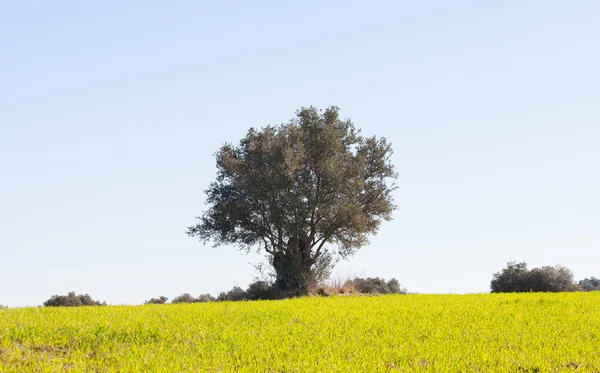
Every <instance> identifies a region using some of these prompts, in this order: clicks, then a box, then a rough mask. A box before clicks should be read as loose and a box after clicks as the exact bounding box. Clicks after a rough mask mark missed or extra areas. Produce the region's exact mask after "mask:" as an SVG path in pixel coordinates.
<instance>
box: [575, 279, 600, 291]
mask: <svg viewBox="0 0 600 373" xmlns="http://www.w3.org/2000/svg"><path fill="white" fill-rule="evenodd" d="M579 286H580V287H581V289H582V290H583V291H600V279H598V278H595V277H592V278H586V279H584V280H581V281H579Z"/></svg>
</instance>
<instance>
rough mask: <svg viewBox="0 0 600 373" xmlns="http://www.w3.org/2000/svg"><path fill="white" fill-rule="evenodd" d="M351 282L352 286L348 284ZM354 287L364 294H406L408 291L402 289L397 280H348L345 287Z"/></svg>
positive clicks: (370, 278)
mask: <svg viewBox="0 0 600 373" xmlns="http://www.w3.org/2000/svg"><path fill="white" fill-rule="evenodd" d="M348 282H351V284H348ZM350 285H353V286H354V288H355V289H356V290H357V291H358V292H359V293H362V294H404V293H406V290H404V289H402V288H401V287H400V283H399V282H398V280H396V279H395V278H392V279H390V280H389V281H387V282H386V281H385V280H384V279H383V278H380V277H367V278H360V277H357V278H355V279H353V280H348V281H347V283H346V284H344V286H350Z"/></svg>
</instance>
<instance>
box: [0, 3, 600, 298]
mask: <svg viewBox="0 0 600 373" xmlns="http://www.w3.org/2000/svg"><path fill="white" fill-rule="evenodd" d="M309 105H313V106H316V107H318V108H324V107H326V106H329V105H337V106H339V107H341V109H342V116H343V117H348V118H351V119H352V120H353V121H354V123H355V124H356V126H357V127H359V128H362V129H363V133H365V134H367V135H370V134H376V135H380V136H386V137H388V138H389V139H390V141H391V142H392V144H393V146H394V149H395V155H394V163H395V165H396V166H397V169H398V172H399V181H398V183H399V186H400V188H399V190H398V191H397V193H396V202H397V204H398V205H399V210H398V211H397V212H396V213H395V219H394V220H393V221H392V222H389V223H386V224H384V225H383V226H382V228H381V230H380V233H379V235H377V236H375V237H373V238H372V240H371V244H370V245H369V246H368V247H365V248H364V249H362V250H361V251H360V252H359V253H358V254H357V255H356V256H354V257H353V258H352V259H350V260H348V261H344V262H342V263H340V264H339V265H338V267H337V268H336V271H335V275H336V276H338V277H342V278H343V277H348V276H351V275H363V276H382V277H386V278H390V277H396V278H397V279H398V280H399V281H400V282H401V284H402V285H404V286H405V287H407V288H408V290H409V291H414V292H433V293H445V292H457V293H465V292H486V291H488V290H489V282H490V280H491V277H492V274H493V273H494V272H496V271H498V270H500V269H501V268H503V267H504V266H505V264H506V262H508V261H513V260H516V261H526V262H527V263H528V264H529V265H530V266H539V265H555V264H562V265H565V266H567V267H569V268H571V269H572V270H573V271H574V273H575V278H576V279H582V278H585V277H590V276H595V277H599V276H600V197H599V194H598V193H599V192H600V2H598V1H595V0H590V1H549V0H540V1H520V0H519V1H494V2H492V1H419V2H403V1H387V2H386V1H381V2H378V1H374V2H367V1H361V2H358V1H306V2H294V3H292V2H281V1H277V2H275V1H273V2H260V1H253V2H247V1H240V2H210V3H209V2H200V1H167V2H165V1H128V2H123V1H101V2H89V1H70V2H65V1H6V2H3V3H2V4H1V5H0V304H4V305H9V306H19V305H39V304H41V303H42V302H43V301H44V300H46V299H48V298H49V297H50V296H51V295H53V294H65V293H67V292H69V291H71V290H74V291H76V292H78V293H79V292H87V293H90V295H92V297H94V298H99V299H101V300H106V301H108V302H109V303H113V304H121V303H142V302H143V301H144V300H145V299H148V298H150V297H156V296H159V295H165V296H168V297H170V298H173V297H174V296H176V295H179V294H181V293H184V292H189V293H192V294H194V295H198V294H200V293H204V292H211V293H216V292H218V291H222V290H226V289H229V288H231V287H232V286H233V285H240V286H242V287H244V286H246V285H247V284H248V283H249V282H250V281H251V280H252V278H253V277H254V276H255V275H256V272H255V270H254V268H253V266H252V265H251V264H249V263H256V262H258V261H260V259H261V258H262V255H256V254H253V255H249V256H245V255H242V254H241V253H239V252H238V251H237V250H236V249H235V248H234V247H221V248H218V249H213V248H211V247H210V246H202V244H200V243H199V242H197V241H196V240H195V239H193V238H189V237H187V236H186V235H185V233H184V232H185V228H186V227H187V226H188V225H191V224H192V223H193V222H194V217H195V216H197V215H199V214H200V213H201V212H202V211H203V209H204V193H203V191H204V190H205V189H206V187H207V186H208V184H209V183H210V181H211V180H212V179H213V178H214V176H215V167H214V157H213V153H214V152H215V150H216V149H217V148H218V147H219V146H220V145H221V144H222V143H224V142H237V141H238V140H239V139H240V138H241V137H243V136H244V135H245V133H246V131H247V129H248V128H249V127H251V126H255V127H261V126H265V125H267V124H279V123H282V122H286V121H288V120H289V119H291V118H292V117H293V115H294V112H295V110H296V109H299V108H300V107H301V106H309Z"/></svg>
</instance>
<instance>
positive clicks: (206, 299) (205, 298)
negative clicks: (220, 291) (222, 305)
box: [196, 293, 217, 303]
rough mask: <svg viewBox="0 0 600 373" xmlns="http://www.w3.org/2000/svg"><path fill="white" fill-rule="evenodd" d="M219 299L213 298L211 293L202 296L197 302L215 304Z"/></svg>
mask: <svg viewBox="0 0 600 373" xmlns="http://www.w3.org/2000/svg"><path fill="white" fill-rule="evenodd" d="M216 300H217V298H215V297H213V296H212V295H210V294H209V293H206V294H200V296H199V297H198V298H197V299H196V301H197V302H201V303H205V302H215V301H216Z"/></svg>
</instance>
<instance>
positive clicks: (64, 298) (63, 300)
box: [44, 291, 106, 307]
mask: <svg viewBox="0 0 600 373" xmlns="http://www.w3.org/2000/svg"><path fill="white" fill-rule="evenodd" d="M82 306H106V302H100V301H95V300H93V299H92V297H90V295H89V294H80V295H77V294H75V292H74V291H72V292H70V293H69V294H67V295H53V296H52V297H51V298H50V299H48V300H47V301H45V302H44V307H82Z"/></svg>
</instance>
